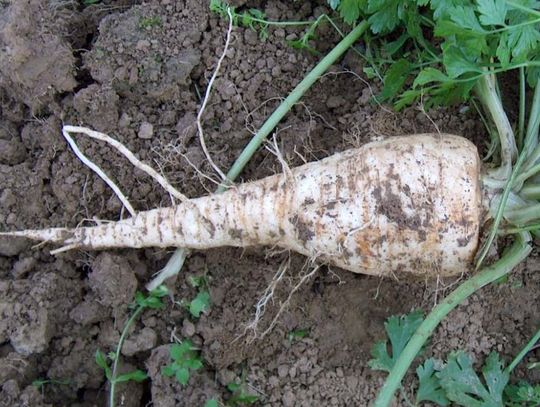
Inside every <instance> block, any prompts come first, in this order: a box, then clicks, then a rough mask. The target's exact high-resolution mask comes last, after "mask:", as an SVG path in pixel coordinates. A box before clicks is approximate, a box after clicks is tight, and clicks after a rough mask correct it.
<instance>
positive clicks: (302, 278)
mask: <svg viewBox="0 0 540 407" xmlns="http://www.w3.org/2000/svg"><path fill="white" fill-rule="evenodd" d="M289 266H290V259H289V260H287V261H285V262H283V263H282V264H281V266H280V268H279V269H278V271H277V273H276V274H275V276H274V278H273V279H272V281H271V282H270V284H269V285H268V287H267V288H266V289H265V291H264V293H263V296H262V297H261V298H260V299H259V301H258V302H257V305H256V307H255V309H256V311H255V317H254V319H253V321H252V322H250V323H249V324H248V325H246V328H245V330H244V335H245V334H246V333H247V332H248V331H251V337H250V340H249V341H250V342H251V341H253V340H255V339H257V338H261V339H262V338H264V337H265V336H266V335H268V334H269V333H270V332H272V330H273V329H274V327H275V326H276V323H277V322H278V320H279V318H280V317H281V315H282V314H283V312H284V311H285V310H286V309H287V308H288V307H289V304H290V302H291V299H292V297H293V295H294V294H295V293H296V292H297V291H298V290H299V289H300V287H302V286H303V285H304V284H305V283H306V281H307V280H309V279H310V278H312V277H313V276H314V275H315V274H316V273H317V271H319V268H320V267H321V266H320V265H315V266H313V262H312V261H310V260H308V261H307V262H306V264H305V266H304V267H303V268H302V271H301V272H300V275H299V276H298V277H299V281H298V282H297V283H296V284H295V285H294V286H293V287H292V289H291V290H290V291H289V294H288V296H287V298H286V299H285V300H284V301H282V302H281V303H280V305H279V309H278V311H277V313H276V315H275V316H274V318H273V319H272V321H271V322H270V325H269V326H268V327H267V328H266V329H265V330H264V331H263V332H262V333H260V334H259V324H260V321H261V319H262V317H263V316H264V314H265V311H266V306H267V305H268V303H269V302H270V301H272V302H273V297H274V293H275V290H276V287H277V285H278V284H279V282H280V281H281V280H282V279H283V277H284V276H285V274H286V272H287V270H288V269H289ZM310 267H313V269H312V270H311V271H309V272H308V270H309V269H310ZM237 339H238V338H237Z"/></svg>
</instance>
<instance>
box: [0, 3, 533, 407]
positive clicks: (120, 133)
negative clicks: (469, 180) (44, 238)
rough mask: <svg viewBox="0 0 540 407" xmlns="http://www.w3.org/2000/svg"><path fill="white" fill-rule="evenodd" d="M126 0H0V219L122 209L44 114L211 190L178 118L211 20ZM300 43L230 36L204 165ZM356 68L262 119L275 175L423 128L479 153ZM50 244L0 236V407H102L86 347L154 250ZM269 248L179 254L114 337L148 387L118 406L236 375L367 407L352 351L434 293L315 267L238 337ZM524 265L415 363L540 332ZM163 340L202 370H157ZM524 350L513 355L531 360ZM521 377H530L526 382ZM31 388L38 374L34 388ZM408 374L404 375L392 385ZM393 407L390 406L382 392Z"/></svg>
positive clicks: (44, 220)
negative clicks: (182, 377) (199, 298)
mask: <svg viewBox="0 0 540 407" xmlns="http://www.w3.org/2000/svg"><path fill="white" fill-rule="evenodd" d="M131 3H133V2H129V1H119V2H112V1H104V2H100V3H99V4H95V5H92V6H89V7H84V6H83V5H81V4H80V2H55V1H53V2H39V1H37V0H30V1H27V0H12V1H10V2H3V3H2V2H0V14H1V17H0V44H1V46H0V108H1V110H0V114H1V117H0V175H1V178H2V183H1V185H0V230H14V229H23V228H36V227H44V226H76V225H78V224H80V223H81V222H84V221H89V220H96V219H101V220H106V219H108V220H118V219H120V218H122V217H124V216H126V214H125V213H124V212H123V210H122V207H121V204H120V202H119V201H118V199H117V198H116V197H115V196H114V195H113V194H112V193H111V191H109V190H108V188H107V187H106V186H105V184H104V183H103V182H102V181H101V180H100V179H99V178H98V177H97V176H96V175H95V174H93V173H91V171H89V170H88V169H87V168H86V167H84V166H83V165H82V164H81V163H80V162H79V161H78V160H77V159H76V157H75V156H74V154H73V153H72V152H71V150H69V148H67V147H66V143H65V140H64V139H63V138H62V136H61V133H60V129H61V125H62V123H69V124H83V125H86V126H88V127H90V128H92V129H96V130H100V131H104V132H107V133H108V134H110V135H111V136H113V137H114V138H115V139H118V140H119V141H121V142H122V143H124V144H125V145H126V146H127V147H128V148H129V149H130V150H132V151H133V152H135V154H137V156H138V157H139V158H140V159H142V160H144V161H146V162H148V163H150V164H153V165H155V166H156V167H158V168H159V169H160V170H161V171H162V172H163V173H164V174H165V175H166V176H167V177H168V179H169V180H171V182H173V183H174V184H175V185H176V186H177V187H178V188H179V189H180V190H181V191H182V192H184V193H186V194H187V195H188V196H199V195H202V194H205V193H207V191H211V190H213V189H214V188H215V185H214V183H213V182H212V181H210V180H209V179H208V177H210V178H212V177H215V174H213V172H212V168H211V167H210V166H209V164H208V163H207V161H206V159H205V157H204V154H203V152H202V149H201V147H200V145H199V142H198V138H197V133H196V129H195V126H194V122H195V117H196V115H197V112H198V108H199V104H200V102H201V95H202V94H203V93H204V91H205V90H206V87H207V84H208V79H209V78H210V76H211V74H212V73H213V71H214V68H215V65H216V62H217V59H218V57H219V55H220V54H221V52H222V50H223V46H224V42H225V33H226V30H227V26H228V24H227V22H226V21H224V20H222V19H220V18H219V17H217V16H215V15H212V14H211V13H210V11H209V10H208V8H207V4H206V3H205V2H201V1H198V0H179V1H170V0H147V1H145V2H143V3H142V4H136V5H133V4H131ZM235 4H236V5H238V6H244V7H258V8H261V9H262V10H263V11H264V12H265V13H266V15H267V17H268V18H270V19H275V20H306V19H312V18H315V17H316V16H318V15H320V13H322V12H329V9H328V8H327V7H326V2H325V1H322V0H321V1H317V2H289V1H272V2H262V1H245V0H242V1H236V2H235ZM302 34H303V31H302V29H301V28H287V29H283V28H269V30H268V37H267V38H261V37H260V36H259V34H258V33H257V32H255V31H253V30H251V29H245V28H238V27H237V28H235V29H234V32H233V39H232V43H231V47H230V48H229V50H228V52H227V56H226V58H225V60H224V64H223V67H222V71H221V72H220V75H219V77H218V80H217V81H216V82H215V89H214V91H213V94H212V96H211V99H210V103H209V104H208V107H207V110H206V112H205V115H204V118H203V126H204V130H205V136H206V142H207V145H208V147H209V150H210V153H211V155H212V157H213V159H214V161H215V162H216V163H217V165H218V166H219V167H220V168H221V169H222V170H226V169H227V168H229V167H230V165H231V164H232V162H233V161H234V160H235V158H236V157H237V156H238V155H239V153H240V151H241V150H242V149H243V147H244V146H245V144H246V143H247V142H248V141H249V140H250V138H251V137H252V133H253V132H254V131H256V130H257V129H258V128H259V127H260V125H261V124H262V122H263V121H264V120H265V118H266V117H268V115H269V114H270V113H271V112H272V110H273V109H274V108H275V107H276V106H277V105H278V104H279V102H280V100H281V98H283V97H284V96H286V95H287V94H288V92H289V91H290V90H291V89H292V88H293V87H294V86H295V85H296V84H297V83H298V82H300V80H301V79H302V78H303V77H304V75H305V74H306V72H308V71H309V69H310V68H311V67H312V66H314V64H315V63H316V62H317V61H318V59H319V56H314V55H312V54H310V53H308V52H304V51H298V50H295V49H293V48H291V47H289V46H288V45H287V41H290V40H294V39H298V38H299V36H300V35H302ZM338 40H339V37H338V35H337V34H336V33H335V32H333V31H332V29H331V27H329V26H323V27H321V28H320V29H319V31H318V40H317V41H316V42H314V43H313V46H314V47H315V48H316V49H317V50H318V51H319V52H321V54H324V53H325V52H326V51H328V50H329V49H330V48H331V47H332V46H333V44H335V43H336V42H337V41H338ZM362 66H363V62H362V60H361V59H360V58H359V57H358V56H357V54H355V53H354V52H352V51H351V52H349V53H348V54H347V55H346V56H345V58H343V59H342V60H341V61H340V62H339V64H338V65H336V66H333V67H332V68H331V70H330V72H329V73H328V74H326V75H325V76H324V77H323V78H321V79H320V80H319V81H318V82H317V84H316V85H315V86H314V87H313V88H312V89H311V90H310V91H309V92H308V93H307V95H306V96H305V97H304V98H303V99H302V103H300V104H298V105H297V106H295V107H294V108H293V109H292V111H291V112H290V113H289V114H288V115H287V117H286V118H285V119H284V121H283V122H282V123H281V124H280V125H279V127H278V129H277V132H276V135H275V137H276V143H277V145H278V147H279V149H280V151H281V153H282V155H283V157H284V159H285V160H286V161H287V162H288V163H289V164H290V165H291V166H294V165H299V164H302V163H303V160H304V159H306V160H309V161H312V160H315V159H318V158H321V157H324V156H327V155H329V154H331V153H333V152H335V151H340V150H344V149H346V148H348V147H350V146H353V145H360V144H363V143H365V142H367V141H371V140H375V139H382V138H386V137H392V136H393V135H396V134H406V133H413V132H416V133H420V132H432V131H437V129H439V130H440V131H443V132H448V133H459V134H463V135H466V136H467V137H469V138H471V139H472V140H475V141H478V145H479V146H480V147H482V140H484V137H485V134H484V131H483V128H482V125H481V122H480V121H479V120H478V119H477V118H476V117H475V116H474V115H473V113H472V112H464V111H459V110H457V109H455V110H441V111H435V112H427V113H426V112H424V111H423V110H421V109H415V108H411V109H408V110H406V111H404V112H400V113H395V112H393V111H391V110H389V109H388V108H386V107H384V106H378V105H376V104H374V103H372V98H371V96H372V95H373V93H375V92H377V87H378V83H376V82H373V81H370V82H369V83H368V82H367V80H366V78H364V77H363V72H362ZM428 115H429V116H428ZM77 141H78V143H79V145H80V147H81V148H82V149H83V150H84V151H85V153H86V154H87V155H88V156H90V157H91V158H92V159H93V160H94V162H95V163H96V164H97V165H99V166H100V167H101V168H103V169H104V170H105V171H106V172H107V173H108V174H109V175H110V176H111V177H112V178H113V179H114V180H115V181H116V182H117V183H118V185H119V186H120V187H121V189H123V191H124V192H125V193H126V194H127V195H128V196H129V198H130V200H131V202H132V204H133V205H134V206H135V207H136V208H137V210H145V209H149V208H154V207H158V206H164V205H170V197H169V196H168V195H167V194H166V193H165V192H164V191H161V190H160V189H159V187H158V186H157V185H155V183H153V182H152V181H151V180H149V179H148V178H147V177H146V176H145V175H144V174H142V173H140V172H139V171H136V170H133V168H132V167H131V166H130V165H129V163H127V161H125V160H124V159H123V158H120V157H119V156H118V155H117V153H116V152H115V151H113V150H112V149H111V148H109V147H108V146H105V145H102V144H100V143H95V142H93V141H88V140H85V139H83V138H82V137H81V138H77ZM277 171H281V164H280V162H279V160H278V159H277V158H276V157H275V156H274V155H273V154H272V153H271V152H270V151H268V150H266V149H261V150H260V151H259V152H257V154H256V155H255V156H254V158H253V159H252V160H251V161H250V163H249V165H248V167H247V168H246V170H245V171H244V172H243V174H242V177H243V180H249V179H256V178H261V177H264V176H266V175H269V174H273V173H275V172H277ZM203 174H204V175H203ZM49 249H50V248H48V247H31V246H30V244H29V243H28V242H25V241H21V240H14V239H10V240H6V239H0V293H1V295H0V365H1V366H4V367H5V368H3V369H0V405H1V406H4V405H5V406H17V405H21V406H22V405H33V406H50V405H54V406H61V405H70V406H81V407H82V406H94V405H106V403H107V391H108V385H107V383H106V380H105V376H104V373H103V371H102V370H101V369H100V368H99V367H98V366H97V364H96V363H95V360H94V354H95V352H96V350H97V349H100V350H101V351H103V352H104V353H107V352H110V351H113V350H114V349H115V346H116V343H117V342H118V340H119V338H120V334H121V332H122V329H123V326H124V324H125V323H126V321H127V318H128V317H129V315H130V312H131V310H130V308H129V305H130V303H131V302H132V301H133V297H134V295H135V293H136V291H137V290H143V287H144V284H145V283H146V282H148V281H149V280H150V279H151V276H152V275H153V274H154V273H155V272H157V271H158V270H159V269H160V268H161V267H163V266H164V264H165V263H166V261H167V259H168V258H169V256H170V254H171V253H170V252H167V251H163V250H118V251H106V252H101V253H85V252H73V253H66V254H62V255H60V256H58V257H52V256H51V255H50V254H49ZM286 256H288V254H283V253H281V254H270V253H266V252H265V251H262V250H256V249H250V250H246V251H241V250H238V249H230V248H224V249H219V250H217V249H216V250H209V251H206V252H203V253H194V254H193V255H192V256H191V257H190V258H189V259H188V260H187V262H186V264H185V267H184V270H183V272H182V274H181V275H180V276H179V278H178V279H177V281H176V282H171V283H170V287H169V288H170V296H168V297H165V298H164V299H163V300H164V303H165V308H164V309H154V310H147V311H145V313H143V315H142V316H141V317H140V319H139V320H137V321H136V323H135V324H134V326H133V327H132V328H131V329H130V332H129V335H128V339H127V341H126V344H125V346H124V348H123V350H122V354H121V361H122V362H121V365H122V371H123V372H128V371H132V370H134V369H143V370H145V371H147V372H148V375H149V380H147V381H145V382H143V383H133V382H130V383H127V384H123V385H121V386H119V388H118V400H122V401H123V405H128V406H144V405H147V404H148V403H150V402H152V403H153V405H155V406H170V405H185V406H197V405H203V404H204V402H205V401H206V400H208V399H210V398H215V399H217V400H220V401H226V400H228V399H230V397H231V392H230V391H229V390H227V388H226V386H227V385H228V384H229V383H231V382H237V383H240V382H242V380H243V381H244V384H245V386H246V388H247V389H248V391H249V392H250V393H251V394H254V395H257V396H258V398H259V401H258V402H257V403H256V404H255V405H274V406H313V405H330V406H350V405H367V404H368V403H369V402H370V401H372V400H373V398H374V397H375V394H376V392H377V391H378V389H379V388H380V386H381V384H382V382H383V380H384V375H383V374H381V373H380V372H374V371H371V370H370V369H369V368H368V367H367V361H368V360H369V358H370V353H369V352H370V349H371V346H372V345H373V344H374V343H375V342H376V341H377V340H379V339H381V338H383V336H384V327H383V322H384V320H385V319H386V318H387V317H388V316H390V315H395V314H401V313H406V312H408V311H410V310H412V309H414V308H423V309H425V310H429V309H430V308H431V307H432V306H433V304H434V303H435V302H436V301H438V300H440V299H441V298H442V297H443V295H444V293H445V292H447V291H448V289H450V286H442V285H440V284H438V283H437V282H425V283H423V282H407V281H390V280H378V279H375V278H371V277H364V276H358V275H353V274H351V273H348V272H344V271H342V270H338V269H330V268H326V267H322V268H321V271H320V272H318V273H317V275H316V276H315V277H314V278H313V279H311V280H310V281H309V282H308V283H307V284H306V285H305V286H304V287H302V288H301V289H300V290H299V291H298V292H297V293H296V294H295V295H294V296H293V298H292V301H291V303H290V305H289V307H288V308H287V309H286V310H285V312H284V313H283V314H282V316H281V317H280V318H279V319H278V321H277V324H276V326H275V327H274V329H273V330H271V331H270V333H269V334H268V335H267V336H265V337H264V338H256V339H255V340H251V341H249V340H246V339H253V337H250V336H249V335H247V336H243V334H244V333H245V330H246V326H247V324H248V323H249V322H250V321H251V320H252V318H253V314H254V306H255V304H256V302H257V300H258V298H259V297H260V295H261V293H262V292H263V290H264V289H265V288H266V286H267V285H268V283H269V282H270V280H271V279H272V277H273V276H274V274H275V272H276V271H277V269H278V267H279V265H280V264H281V263H282V262H283V261H284V260H285V259H286ZM305 263H306V261H305V259H304V258H303V257H301V256H299V255H291V259H290V269H289V272H288V273H287V275H286V277H285V278H284V280H283V283H282V284H281V285H280V286H279V287H278V290H277V291H276V293H275V300H274V303H273V304H271V305H270V306H269V308H268V309H267V314H266V316H265V318H264V319H263V320H262V322H261V324H262V325H261V326H262V327H265V326H268V325H269V324H270V322H271V319H272V318H273V316H274V315H275V313H276V312H277V309H278V308H279V306H280V304H281V302H282V301H284V300H285V298H286V297H287V295H288V292H289V291H290V289H291V287H292V286H294V284H295V283H296V282H297V281H298V277H297V276H298V273H299V272H300V271H301V270H303V268H304V267H305V266H306V264H305ZM539 264H540V263H539V262H538V257H537V255H536V254H534V255H533V256H531V257H530V258H529V259H528V260H527V262H526V263H525V264H524V265H523V266H522V267H520V268H519V269H518V270H516V271H515V272H514V273H513V275H512V277H511V278H510V281H508V282H506V283H504V284H500V285H495V286H492V287H490V288H487V289H484V290H482V291H481V292H480V293H479V294H477V295H475V296H473V297H471V298H470V299H469V300H468V302H466V303H464V304H462V305H461V306H460V307H459V308H458V309H457V310H456V311H455V312H454V313H452V314H451V315H450V316H449V317H448V318H447V319H446V320H445V322H443V324H442V325H441V327H440V328H439V329H438V330H437V331H436V334H435V336H434V337H433V339H432V342H431V344H430V346H429V347H428V348H427V349H426V352H425V355H426V356H427V355H434V356H436V357H443V356H445V355H446V354H447V353H448V352H449V351H451V350H456V349H458V348H460V349H465V350H467V351H469V352H471V353H472V354H473V355H474V357H475V358H477V359H478V360H479V361H480V360H483V358H484V357H485V355H486V354H487V353H489V352H490V351H492V350H497V351H499V352H501V353H502V354H503V355H504V356H506V357H507V358H509V357H511V355H514V354H515V353H516V351H517V350H518V349H519V348H520V346H521V345H522V344H523V343H524V342H525V341H526V339H527V338H528V337H529V336H530V335H531V332H532V331H533V329H535V327H536V326H538V325H539V324H540V317H539V315H540V308H539V307H540V305H539V303H538V301H536V300H537V297H538V296H537V292H538V288H539V286H540V274H539V273H538V268H539V266H538V265H539ZM193 276H196V277H201V276H204V277H205V279H206V280H207V282H208V290H209V292H210V297H211V302H212V304H211V307H210V309H209V310H208V312H206V313H204V314H203V315H202V316H201V317H200V318H199V319H197V318H194V317H192V316H191V315H190V313H189V311H188V310H187V309H186V306H185V304H186V303H188V302H189V301H191V300H192V299H193V298H195V296H196V295H197V292H198V290H199V289H198V288H194V287H193V285H192V284H191V283H190V277H193ZM295 332H296V333H297V332H303V334H302V335H300V336H295V335H294V333H295ZM248 334H249V332H248ZM175 337H176V338H178V339H180V340H182V339H189V340H191V341H192V343H193V344H194V346H196V347H197V348H198V349H199V350H200V354H201V357H202V359H203V361H204V367H203V368H202V369H200V370H198V371H196V372H194V373H193V374H192V377H191V380H190V382H189V385H188V386H182V385H180V384H179V383H178V382H176V381H175V380H173V379H171V378H167V377H165V376H164V375H162V374H161V369H162V368H163V367H164V366H165V365H166V364H168V363H170V356H169V348H170V344H171V342H172V341H174V338H175ZM535 352H536V353H534V352H531V357H532V358H535V357H536V358H538V353H537V352H538V350H536V351H535ZM523 374H524V372H523V371H518V375H523ZM536 374H537V373H536V372H533V373H532V376H533V377H529V379H530V380H537V379H539V378H538V377H534V375H536ZM529 375H531V373H529ZM36 379H46V380H49V382H48V383H47V384H44V385H43V386H42V387H41V388H40V389H37V388H36V387H34V386H32V382H33V381H34V380H36ZM412 383H413V382H412V376H410V377H408V378H407V382H406V385H405V389H406V391H410V390H412V386H413V384H412ZM396 405H404V404H403V402H402V400H400V399H396Z"/></svg>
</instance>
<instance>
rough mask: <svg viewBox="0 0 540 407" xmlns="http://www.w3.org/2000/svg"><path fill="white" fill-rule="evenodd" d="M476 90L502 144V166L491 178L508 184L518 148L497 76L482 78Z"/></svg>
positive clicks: (491, 75)
mask: <svg viewBox="0 0 540 407" xmlns="http://www.w3.org/2000/svg"><path fill="white" fill-rule="evenodd" d="M475 90H476V93H477V94H478V96H479V98H480V101H481V102H482V105H483V106H484V107H485V108H486V109H487V110H488V111H489V113H490V115H491V119H492V120H493V122H494V123H495V126H496V127H497V131H498V133H499V140H500V143H501V166H500V167H499V168H497V169H496V170H495V171H494V172H493V173H490V174H489V176H490V177H492V178H494V179H496V180H499V181H503V182H504V183H506V181H507V180H508V178H509V177H510V174H511V172H512V160H513V158H514V157H515V156H516V155H517V148H516V144H515V143H516V141H515V137H514V131H513V129H512V125H511V124H510V121H509V120H508V116H507V115H506V113H505V111H504V108H503V105H502V102H501V98H500V96H499V94H498V92H497V79H496V77H495V75H493V74H490V75H484V76H482V77H481V78H480V79H479V80H478V83H477V85H476V88H475Z"/></svg>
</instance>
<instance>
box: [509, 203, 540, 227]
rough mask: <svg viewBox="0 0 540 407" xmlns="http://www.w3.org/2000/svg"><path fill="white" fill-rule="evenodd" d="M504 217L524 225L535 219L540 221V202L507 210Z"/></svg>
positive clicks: (518, 224)
mask: <svg viewBox="0 0 540 407" xmlns="http://www.w3.org/2000/svg"><path fill="white" fill-rule="evenodd" d="M504 217H505V218H507V219H508V220H509V221H510V222H511V223H512V224H513V225H516V226H523V225H525V224H527V223H529V222H531V221H534V220H536V221H538V220H540V203H537V204H532V205H530V206H526V207H525V208H517V209H510V210H506V211H505V212H504Z"/></svg>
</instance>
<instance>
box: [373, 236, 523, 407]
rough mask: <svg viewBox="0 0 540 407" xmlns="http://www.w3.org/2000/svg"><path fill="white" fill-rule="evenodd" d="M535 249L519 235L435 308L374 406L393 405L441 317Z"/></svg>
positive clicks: (397, 365)
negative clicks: (492, 261)
mask: <svg viewBox="0 0 540 407" xmlns="http://www.w3.org/2000/svg"><path fill="white" fill-rule="evenodd" d="M531 250H532V248H531V246H530V245H529V244H528V243H527V241H526V239H525V238H524V237H523V236H521V235H518V236H517V238H516V241H515V242H514V243H513V244H512V246H511V247H510V249H508V251H507V252H506V253H505V255H504V256H503V257H502V258H501V259H500V260H499V261H497V262H496V263H495V264H493V265H491V266H488V267H486V268H484V269H483V270H482V271H480V272H478V273H477V274H475V275H474V276H472V277H471V278H469V279H468V280H467V281H465V282H464V283H463V284H461V285H460V286H459V287H458V288H456V289H455V290H454V291H452V292H451V293H450V294H449V295H448V296H447V297H446V298H445V299H444V300H443V301H442V302H441V303H440V304H438V305H437V306H436V307H435V308H433V310H432V311H431V312H430V313H429V315H428V316H427V317H426V319H425V320H424V321H423V322H422V324H421V325H420V326H419V327H418V329H417V330H416V332H415V333H414V335H413V336H412V337H411V339H410V340H409V342H408V343H407V345H406V346H405V349H403V352H402V353H401V355H400V356H399V358H398V359H397V361H396V363H395V365H394V367H393V368H392V371H391V372H390V374H389V375H388V377H387V378H386V381H385V383H384V385H383V387H382V389H381V390H380V392H379V395H378V396H377V399H376V400H375V404H374V407H386V406H388V405H389V404H390V402H391V400H392V398H393V396H394V393H395V392H396V390H397V389H399V387H400V385H401V380H402V379H403V377H404V376H405V373H406V372H407V370H408V369H409V366H410V365H411V363H412V361H413V360H414V358H415V357H416V355H417V354H418V352H419V351H420V349H422V346H423V345H424V343H425V342H426V341H427V339H428V338H429V337H430V336H431V334H432V333H433V331H434V330H435V328H436V327H437V326H438V325H439V323H440V322H441V320H442V319H443V318H444V317H446V315H448V313H449V312H450V311H452V310H453V309H454V308H456V307H457V306H458V305H459V304H461V303H462V302H463V301H464V300H465V299H466V298H468V297H469V296H470V295H471V294H473V293H474V292H476V291H477V290H479V289H480V288H482V287H484V286H485V285H487V284H490V283H492V282H493V281H495V280H497V279H499V278H501V277H502V276H504V275H506V274H507V273H509V272H510V271H511V270H512V269H513V268H514V267H515V266H516V265H517V264H519V263H520V262H521V261H522V260H524V259H525V258H526V257H527V256H528V255H529V253H530V252H531Z"/></svg>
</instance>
